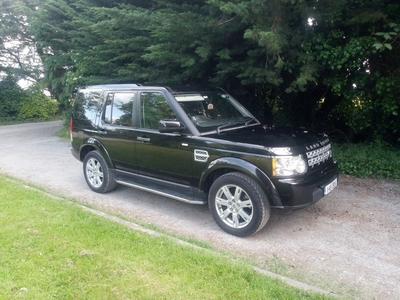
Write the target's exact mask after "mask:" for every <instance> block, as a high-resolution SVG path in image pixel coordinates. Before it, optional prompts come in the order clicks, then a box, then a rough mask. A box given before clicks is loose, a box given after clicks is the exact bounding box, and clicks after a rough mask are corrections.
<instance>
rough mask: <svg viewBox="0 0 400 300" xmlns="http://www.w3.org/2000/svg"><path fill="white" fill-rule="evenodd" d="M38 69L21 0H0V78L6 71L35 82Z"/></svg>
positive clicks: (32, 40) (11, 74)
mask: <svg viewBox="0 0 400 300" xmlns="http://www.w3.org/2000/svg"><path fill="white" fill-rule="evenodd" d="M42 71H43V70H42V68H41V61H40V57H39V55H38V54H37V52H36V48H35V45H34V38H33V36H32V35H31V33H30V30H29V24H28V22H27V11H26V6H25V4H24V3H23V2H22V1H20V0H2V1H0V79H1V78H2V77H5V76H7V75H9V76H12V77H13V78H15V79H16V80H17V81H18V80H19V79H24V80H26V81H28V82H37V81H38V80H39V79H40V76H41V73H42Z"/></svg>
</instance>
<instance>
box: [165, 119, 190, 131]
mask: <svg viewBox="0 0 400 300" xmlns="http://www.w3.org/2000/svg"><path fill="white" fill-rule="evenodd" d="M185 128H186V126H185V125H184V124H182V123H181V122H179V121H177V120H161V121H159V122H158V130H159V131H160V132H161V133H181V132H182V131H184V130H185Z"/></svg>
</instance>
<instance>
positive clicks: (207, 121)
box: [175, 92, 254, 133]
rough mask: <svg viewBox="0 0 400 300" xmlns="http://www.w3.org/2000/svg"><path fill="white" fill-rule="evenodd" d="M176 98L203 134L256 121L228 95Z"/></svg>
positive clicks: (216, 93)
mask: <svg viewBox="0 0 400 300" xmlns="http://www.w3.org/2000/svg"><path fill="white" fill-rule="evenodd" d="M175 98H176V100H177V101H178V102H179V104H180V105H181V107H182V108H183V110H184V111H185V112H186V114H187V115H188V116H189V118H190V119H191V120H192V122H193V124H194V125H195V126H196V127H197V129H198V130H199V132H201V133H204V132H209V131H213V130H218V129H219V128H226V126H235V125H240V124H245V123H246V122H249V120H254V117H253V116H252V115H251V114H250V113H249V112H248V111H247V110H246V109H245V108H244V107H243V106H242V105H241V104H240V103H239V102H237V101H236V100H235V99H233V98H232V97H231V96H230V95H228V94H226V93H222V92H221V93H219V92H209V93H201V94H200V93H199V94H182V95H176V96H175Z"/></svg>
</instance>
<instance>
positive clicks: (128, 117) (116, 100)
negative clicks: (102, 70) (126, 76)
mask: <svg viewBox="0 0 400 300" xmlns="http://www.w3.org/2000/svg"><path fill="white" fill-rule="evenodd" d="M134 101H135V93H133V92H118V93H110V94H108V95H107V101H106V109H105V112H104V123H106V124H111V125H116V126H132V124H133V123H132V109H133V103H134Z"/></svg>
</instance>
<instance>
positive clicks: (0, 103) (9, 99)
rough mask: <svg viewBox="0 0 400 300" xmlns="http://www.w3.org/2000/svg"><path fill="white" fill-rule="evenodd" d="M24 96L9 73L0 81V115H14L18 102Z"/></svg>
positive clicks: (15, 114)
mask: <svg viewBox="0 0 400 300" xmlns="http://www.w3.org/2000/svg"><path fill="white" fill-rule="evenodd" d="M25 97H26V93H25V91H24V90H22V89H21V87H20V86H19V85H18V84H17V82H16V80H15V79H14V78H13V77H11V75H8V76H7V77H6V78H5V79H4V80H3V81H0V117H16V116H17V115H18V111H19V105H20V102H21V101H22V99H24V98H25Z"/></svg>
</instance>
